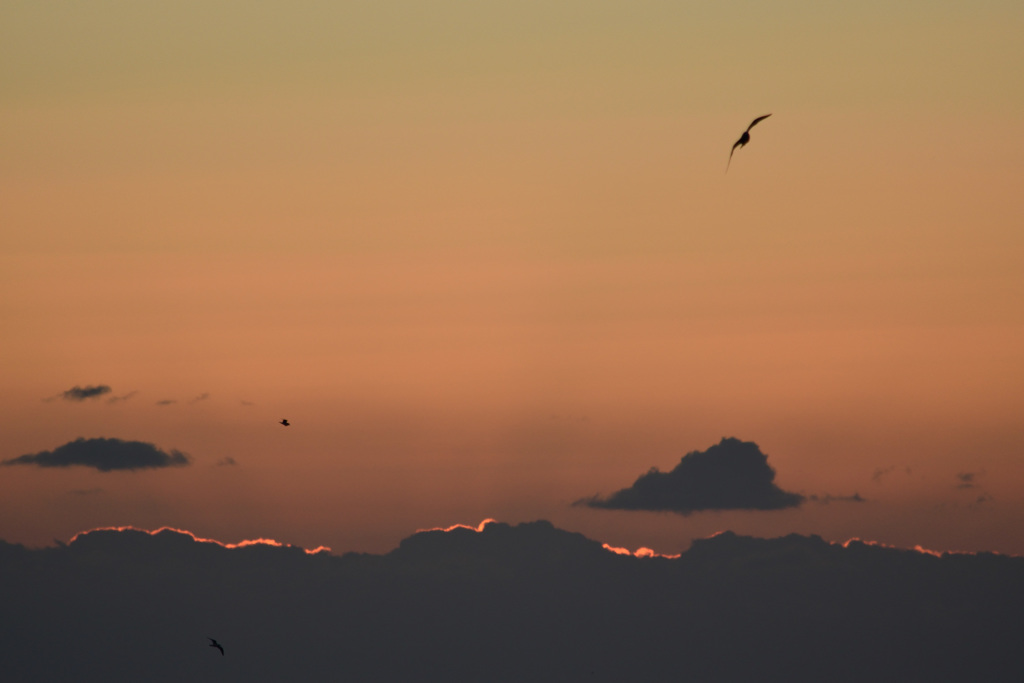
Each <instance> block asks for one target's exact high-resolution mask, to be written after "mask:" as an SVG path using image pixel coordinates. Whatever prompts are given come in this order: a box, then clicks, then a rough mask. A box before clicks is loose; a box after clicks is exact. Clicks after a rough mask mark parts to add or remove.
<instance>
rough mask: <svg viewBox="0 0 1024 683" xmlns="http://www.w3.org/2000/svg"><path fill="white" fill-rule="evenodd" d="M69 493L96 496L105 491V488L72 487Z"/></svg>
mask: <svg viewBox="0 0 1024 683" xmlns="http://www.w3.org/2000/svg"><path fill="white" fill-rule="evenodd" d="M68 493H69V494H70V495H72V496H95V495H97V494H100V493H103V489H101V488H91V489H72V490H70V491H68Z"/></svg>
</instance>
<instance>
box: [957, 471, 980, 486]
mask: <svg viewBox="0 0 1024 683" xmlns="http://www.w3.org/2000/svg"><path fill="white" fill-rule="evenodd" d="M980 474H981V473H980V472H961V473H960V474H958V475H956V478H957V485H956V487H957V488H958V489H973V488H977V486H978V476H979V475H980Z"/></svg>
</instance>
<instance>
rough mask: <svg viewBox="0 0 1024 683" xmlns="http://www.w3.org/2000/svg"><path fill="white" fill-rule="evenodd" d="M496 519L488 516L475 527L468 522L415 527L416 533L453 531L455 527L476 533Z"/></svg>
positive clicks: (495, 521)
mask: <svg viewBox="0 0 1024 683" xmlns="http://www.w3.org/2000/svg"><path fill="white" fill-rule="evenodd" d="M497 521H498V520H496V519H491V518H490V517H488V518H487V519H485V520H484V521H482V522H480V524H478V525H477V526H475V527H472V526H469V525H468V524H452V525H451V526H449V527H439V526H437V527H434V528H432V529H417V530H416V533H418V534H421V533H423V532H426V531H444V532H449V531H455V530H456V529H469V530H470V531H475V532H477V533H480V532H481V531H483V530H484V527H485V526H487V525H488V524H491V523H497Z"/></svg>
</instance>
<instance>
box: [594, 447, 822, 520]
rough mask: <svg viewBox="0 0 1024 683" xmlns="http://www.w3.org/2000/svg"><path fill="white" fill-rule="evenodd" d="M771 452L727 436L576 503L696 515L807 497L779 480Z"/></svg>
mask: <svg viewBox="0 0 1024 683" xmlns="http://www.w3.org/2000/svg"><path fill="white" fill-rule="evenodd" d="M774 479H775V470H774V469H772V468H771V466H769V465H768V456H766V455H765V454H764V453H762V452H761V449H760V448H759V447H758V446H757V444H756V443H754V442H752V441H740V440H739V439H734V438H723V439H722V440H721V441H720V442H719V443H717V444H716V445H714V446H712V447H710V448H708V449H707V450H706V451H691V452H690V453H687V454H686V455H684V456H683V458H682V460H680V461H679V464H678V465H676V467H675V469H673V470H671V471H670V472H661V471H659V470H658V469H657V468H652V469H651V470H650V471H649V472H648V473H647V474H644V475H642V476H641V477H640V478H639V479H637V480H636V482H634V483H633V485H632V486H630V487H629V488H626V489H622V490H620V491H616V492H615V493H613V494H611V495H610V496H607V497H602V496H593V497H591V498H584V499H582V500H578V501H576V502H575V503H574V505H586V506H589V507H594V508H604V509H608V510H656V511H665V512H676V513H679V514H683V515H686V514H690V513H691V512H698V511H700V510H779V509H782V508H789V507H796V506H798V505H800V504H801V503H802V502H803V501H804V497H803V496H801V495H800V494H797V493H789V492H787V491H783V490H782V489H780V488H779V487H778V486H776V485H775V483H774Z"/></svg>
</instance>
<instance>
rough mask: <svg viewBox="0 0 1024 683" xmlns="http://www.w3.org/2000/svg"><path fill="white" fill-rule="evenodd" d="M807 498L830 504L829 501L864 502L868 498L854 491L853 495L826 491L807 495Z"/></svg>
mask: <svg viewBox="0 0 1024 683" xmlns="http://www.w3.org/2000/svg"><path fill="white" fill-rule="evenodd" d="M807 500H809V501H811V502H812V503H820V504H821V505H828V504H829V503H863V502H865V500H867V499H866V498H864V497H863V496H862V495H860V494H859V493H854V494H853V495H852V496H834V495H832V494H831V493H826V494H824V495H818V494H813V495H810V496H807Z"/></svg>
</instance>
